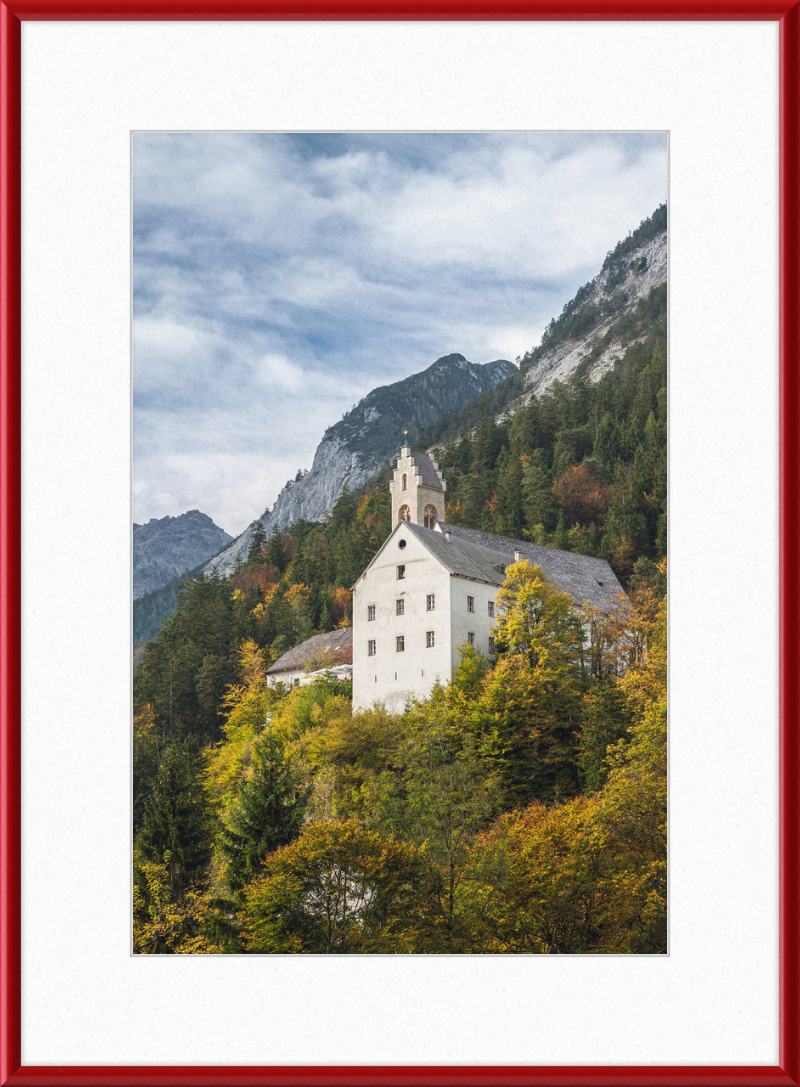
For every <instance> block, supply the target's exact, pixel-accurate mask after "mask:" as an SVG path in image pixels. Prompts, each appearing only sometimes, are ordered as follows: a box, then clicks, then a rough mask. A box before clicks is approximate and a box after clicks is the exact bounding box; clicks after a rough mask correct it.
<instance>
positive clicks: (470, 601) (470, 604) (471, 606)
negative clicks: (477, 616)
mask: <svg viewBox="0 0 800 1087" xmlns="http://www.w3.org/2000/svg"><path fill="white" fill-rule="evenodd" d="M467 611H475V597H474V596H468V597H467Z"/></svg>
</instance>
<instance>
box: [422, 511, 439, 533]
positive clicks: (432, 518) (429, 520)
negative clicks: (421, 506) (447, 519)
mask: <svg viewBox="0 0 800 1087" xmlns="http://www.w3.org/2000/svg"><path fill="white" fill-rule="evenodd" d="M438 519H439V515H438V514H437V512H436V507H435V506H426V507H425V511H424V514H423V519H422V523H423V525H424V526H425V528H435V527H436V522H437V521H438Z"/></svg>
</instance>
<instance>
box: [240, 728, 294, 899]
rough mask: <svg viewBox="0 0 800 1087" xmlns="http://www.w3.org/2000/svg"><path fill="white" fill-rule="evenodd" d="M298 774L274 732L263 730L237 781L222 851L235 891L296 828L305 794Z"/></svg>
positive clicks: (292, 837) (287, 840)
mask: <svg viewBox="0 0 800 1087" xmlns="http://www.w3.org/2000/svg"><path fill="white" fill-rule="evenodd" d="M299 780H300V779H299V777H298V776H297V775H296V774H295V773H294V772H293V770H292V768H291V766H290V764H289V762H288V761H287V759H286V758H285V756H284V753H283V747H282V745H281V743H280V741H279V740H278V738H277V737H275V736H273V735H272V734H271V733H270V732H269V731H266V732H265V733H264V735H263V736H261V737H259V739H258V741H257V742H256V744H255V745H254V747H253V762H252V770H251V775H250V777H248V778H246V779H244V780H242V781H240V783H239V788H238V792H237V796H236V800H235V801H234V803H233V807H232V809H231V812H230V815H229V819H228V824H229V825H228V826H227V827H224V828H223V831H222V843H221V844H222V851H223V853H224V854H225V856H226V857H227V859H228V885H229V886H230V889H231V891H232V892H233V893H234V894H238V893H239V892H240V891H241V889H242V888H243V887H244V886H245V884H247V883H249V881H250V880H251V879H252V878H253V876H254V875H255V874H256V873H257V872H258V871H259V870H260V867H261V861H262V859H263V858H264V857H265V856H266V855H267V854H268V853H272V852H273V850H275V849H278V848H279V847H280V846H282V845H288V843H289V842H291V841H292V840H293V839H294V838H296V837H297V835H298V834H299V832H300V827H301V826H302V823H303V815H304V813H305V796H304V794H303V793H302V791H301V790H300V788H299Z"/></svg>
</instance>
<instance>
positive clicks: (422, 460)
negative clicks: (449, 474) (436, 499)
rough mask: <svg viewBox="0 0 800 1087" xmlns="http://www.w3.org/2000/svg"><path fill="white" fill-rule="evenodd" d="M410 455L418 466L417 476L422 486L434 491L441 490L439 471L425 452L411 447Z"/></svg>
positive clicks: (442, 487) (442, 488)
mask: <svg viewBox="0 0 800 1087" xmlns="http://www.w3.org/2000/svg"><path fill="white" fill-rule="evenodd" d="M411 456H412V457H413V459H414V463H415V464H416V466H417V468H419V478H420V480H421V481H422V486H423V487H431V488H432V489H433V490H434V491H443V490H444V486H443V485H442V481H441V479H439V473H438V472H437V471H436V469H435V468H434V467H433V461H432V460H431V458H430V457H429V456H428V454H427V453H421V452H420V451H419V449H412V450H411Z"/></svg>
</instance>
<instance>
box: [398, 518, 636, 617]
mask: <svg viewBox="0 0 800 1087" xmlns="http://www.w3.org/2000/svg"><path fill="white" fill-rule="evenodd" d="M408 527H409V528H413V529H414V530H415V532H416V534H418V535H419V534H420V533H425V537H424V540H425V543H426V544H427V543H428V537H429V536H439V537H440V538H441V539H442V540H443V541H444V546H445V548H447V547H451V548H453V547H458V548H459V549H460V550H461V549H465V548H469V550H470V551H472V549H473V548H475V549H477V551H479V552H480V554H481V556H484V555H487V554H488V555H494V556H496V558H495V562H499V563H502V564H504V565H506V566H510V565H511V563H512V562H513V561H514V552H515V551H519V553H520V556H521V558H523V559H527V560H528V562H530V563H531V564H533V565H535V566H540V567H541V568H542V572H543V574H544V575H545V577H546V578H547V579H548V580H549V581H552V582H554V583H555V584H556V585H557V586H558V587H559V589H561V591H562V592H567V593H569V594H570V596H571V597H572V599H573V600H574V601H575V603H576V604H583V603H584V602H586V603H588V604H596V605H598V606H608V605H610V604H613V603H614V602H615V601H616V598H617V594H618V593H621V592H622V591H623V589H622V586H621V585H620V583H619V581H617V576H616V574H615V573H614V571H613V570H612V569H611V567H610V566H609V565H608V563H607V562H606V560H605V559H595V558H592V557H591V556H590V555H576V554H575V553H574V552H572V551H559V550H558V549H557V548H555V547H541V546H540V545H539V544H534V543H530V542H529V541H528V540H513V539H511V538H510V537H508V536H495V535H494V534H493V533H491V532H480V531H479V530H478V529H475V528H462V527H461V526H460V525H449V524H445V523H444V522H440V523H439V524H438V525H437V526H436V528H435V529H424V528H423V529H421V528H420V527H419V525H409V526H408ZM446 532H449V533H450V543H449V545H448V543H447V537H446V536H445V535H444V534H445V533H446ZM443 553H445V554H446V551H445V552H443ZM435 554H436V555H437V558H438V557H439V552H435ZM481 561H486V560H484V559H483V558H481ZM445 565H447V563H445ZM454 572H455V571H454ZM466 576H467V577H470V576H474V575H470V574H467V575H466ZM483 580H487V581H488V580H489V578H485V579H483ZM500 581H503V577H502V576H501V577H500Z"/></svg>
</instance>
